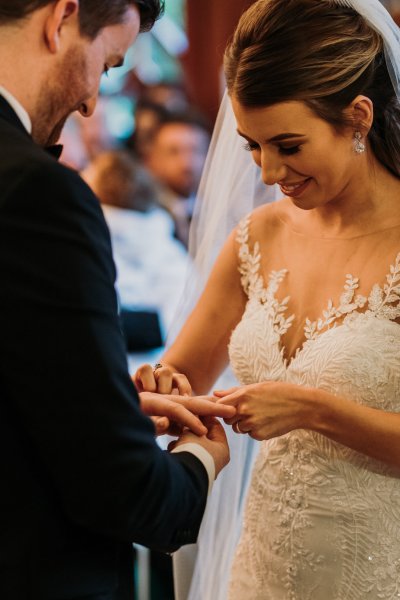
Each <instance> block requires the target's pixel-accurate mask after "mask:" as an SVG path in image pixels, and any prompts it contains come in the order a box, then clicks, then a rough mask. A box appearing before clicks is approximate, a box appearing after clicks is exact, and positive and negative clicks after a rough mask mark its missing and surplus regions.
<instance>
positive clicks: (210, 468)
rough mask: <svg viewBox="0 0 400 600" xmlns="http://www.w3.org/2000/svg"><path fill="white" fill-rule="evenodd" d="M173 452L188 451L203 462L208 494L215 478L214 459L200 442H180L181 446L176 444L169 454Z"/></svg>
mask: <svg viewBox="0 0 400 600" xmlns="http://www.w3.org/2000/svg"><path fill="white" fill-rule="evenodd" d="M174 452H190V453H191V454H194V455H195V456H196V458H198V459H199V461H200V462H201V463H202V464H203V466H204V468H205V470H206V471H207V475H208V494H210V492H211V489H212V486H213V483H214V480H215V463H214V459H213V457H212V456H211V454H210V453H209V452H207V450H206V449H205V448H203V446H200V444H194V443H192V442H188V443H187V444H182V445H181V446H177V447H176V448H174V449H173V450H172V451H171V454H173V453H174Z"/></svg>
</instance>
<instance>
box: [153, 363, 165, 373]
mask: <svg viewBox="0 0 400 600" xmlns="http://www.w3.org/2000/svg"><path fill="white" fill-rule="evenodd" d="M163 366H164V365H162V364H161V363H156V364H155V365H154V367H153V373H154V371H157V369H161V368H162V367H163Z"/></svg>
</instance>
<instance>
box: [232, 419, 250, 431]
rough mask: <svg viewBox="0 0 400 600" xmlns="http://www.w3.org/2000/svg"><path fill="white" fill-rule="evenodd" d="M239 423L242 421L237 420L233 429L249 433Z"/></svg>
mask: <svg viewBox="0 0 400 600" xmlns="http://www.w3.org/2000/svg"><path fill="white" fill-rule="evenodd" d="M239 423H240V421H236V423H235V424H234V427H233V430H234V431H235V432H236V433H247V431H242V430H241V429H240V425H239Z"/></svg>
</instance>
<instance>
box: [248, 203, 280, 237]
mask: <svg viewBox="0 0 400 600" xmlns="http://www.w3.org/2000/svg"><path fill="white" fill-rule="evenodd" d="M289 204H290V201H289V200H288V198H282V200H275V201H274V202H269V203H268V204H263V205H262V206H259V207H257V208H255V209H254V210H253V211H252V212H251V213H250V214H249V215H247V218H246V223H248V227H249V233H250V234H251V237H253V238H255V239H260V238H263V237H265V236H268V237H269V238H271V235H274V236H275V235H276V234H277V233H278V232H279V231H280V230H281V229H282V227H284V224H285V222H286V220H287V213H288V210H289V208H290V206H289Z"/></svg>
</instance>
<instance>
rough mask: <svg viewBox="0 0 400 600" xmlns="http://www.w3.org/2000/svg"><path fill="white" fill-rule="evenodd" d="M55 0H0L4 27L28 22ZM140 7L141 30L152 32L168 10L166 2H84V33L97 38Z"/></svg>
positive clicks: (81, 21)
mask: <svg viewBox="0 0 400 600" xmlns="http://www.w3.org/2000/svg"><path fill="white" fill-rule="evenodd" d="M54 2H55V0H12V1H11V2H10V0H0V25H5V24H7V23H12V22H14V21H18V20H20V19H24V18H25V17H27V16H29V15H30V14H31V13H32V12H34V11H36V10H39V9H40V8H43V7H44V6H47V5H48V4H53V3H54ZM132 5H136V6H137V8H138V10H139V13H140V31H148V30H149V29H151V28H152V27H153V25H154V22H155V21H156V20H157V19H158V18H159V17H160V16H161V15H162V13H163V11H164V0H80V2H79V25H80V29H81V33H82V34H83V35H86V36H87V37H89V38H92V39H94V38H95V37H96V36H97V34H98V33H99V32H100V31H101V29H103V28H104V27H106V26H108V25H118V24H119V23H121V21H122V19H123V16H124V14H125V11H126V9H127V8H128V7H129V6H132Z"/></svg>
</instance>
